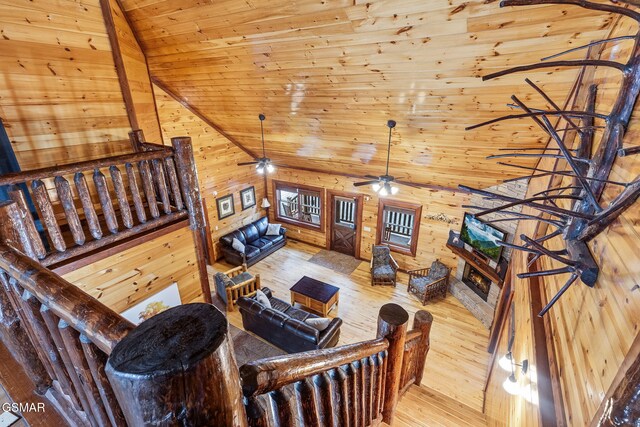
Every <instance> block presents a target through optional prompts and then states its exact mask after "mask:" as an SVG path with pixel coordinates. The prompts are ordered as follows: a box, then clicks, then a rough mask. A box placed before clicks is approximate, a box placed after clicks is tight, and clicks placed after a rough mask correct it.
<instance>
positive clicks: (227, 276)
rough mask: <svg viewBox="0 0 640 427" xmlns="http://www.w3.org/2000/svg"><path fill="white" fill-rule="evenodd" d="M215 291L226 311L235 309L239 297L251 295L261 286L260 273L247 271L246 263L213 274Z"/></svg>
mask: <svg viewBox="0 0 640 427" xmlns="http://www.w3.org/2000/svg"><path fill="white" fill-rule="evenodd" d="M214 280H215V285H216V293H217V294H218V296H219V297H220V299H221V300H222V301H223V302H224V303H225V305H226V306H227V311H235V309H236V307H237V301H238V298H240V297H252V296H253V295H255V294H256V291H257V290H258V289H260V288H261V285H260V275H259V274H256V275H255V276H254V275H253V274H251V273H249V272H248V271H247V264H242V265H241V266H238V267H235V268H232V269H231V270H229V271H225V272H217V273H215V275H214Z"/></svg>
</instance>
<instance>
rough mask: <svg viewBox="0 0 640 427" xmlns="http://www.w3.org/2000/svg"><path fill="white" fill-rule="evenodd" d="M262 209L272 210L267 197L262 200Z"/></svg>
mask: <svg viewBox="0 0 640 427" xmlns="http://www.w3.org/2000/svg"><path fill="white" fill-rule="evenodd" d="M260 207H261V208H264V209H267V208H270V207H271V203H269V200H268V199H267V198H266V197H264V198H263V199H262V204H261V205H260Z"/></svg>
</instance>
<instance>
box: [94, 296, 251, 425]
mask: <svg viewBox="0 0 640 427" xmlns="http://www.w3.org/2000/svg"><path fill="white" fill-rule="evenodd" d="M106 373H107V377H108V378H109V382H110V383H111V386H112V388H113V391H114V393H115V395H116V398H117V399H118V402H119V403H120V407H121V408H122V412H123V413H124V416H125V418H126V420H127V423H128V425H131V426H169V425H171V426H173V425H183V426H186V425H191V426H196V425H215V426H219V427H224V426H229V427H231V426H233V427H236V426H239V427H246V426H247V416H246V413H245V409H244V404H243V400H242V390H241V387H240V376H239V371H238V366H237V364H236V360H235V356H234V353H233V348H232V343H231V340H230V336H229V333H228V326H227V320H226V318H225V316H224V314H222V313H221V312H220V311H219V310H218V309H217V308H215V307H214V306H213V305H211V304H203V303H193V304H186V305H180V306H177V307H174V308H171V309H169V310H166V311H164V312H162V313H160V314H158V315H156V316H154V317H152V318H151V319H149V320H147V321H145V322H143V323H141V324H140V325H139V326H138V327H137V328H136V329H134V330H133V331H132V332H131V333H130V334H129V335H127V336H126V337H125V338H123V339H122V341H120V342H119V343H118V344H117V345H116V346H115V348H114V349H113V352H112V353H111V355H110V356H109V359H108V361H107V367H106Z"/></svg>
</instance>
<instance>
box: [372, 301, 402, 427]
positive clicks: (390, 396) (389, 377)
mask: <svg viewBox="0 0 640 427" xmlns="http://www.w3.org/2000/svg"><path fill="white" fill-rule="evenodd" d="M408 321H409V314H408V313H407V311H406V310H405V309H404V308H402V307H400V306H399V305H398V304H392V303H391V304H385V305H383V306H382V307H381V308H380V312H379V313H378V333H377V337H378V338H386V339H387V341H389V348H388V349H387V373H386V379H385V390H384V405H383V407H382V420H383V421H384V422H385V423H387V424H391V423H392V422H393V418H394V415H395V412H396V405H397V403H398V393H399V390H400V386H401V384H400V381H401V380H402V358H403V356H404V343H405V339H406V336H407V323H408Z"/></svg>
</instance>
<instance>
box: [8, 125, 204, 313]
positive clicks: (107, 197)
mask: <svg viewBox="0 0 640 427" xmlns="http://www.w3.org/2000/svg"><path fill="white" fill-rule="evenodd" d="M131 138H132V140H133V139H135V140H136V141H137V142H138V147H139V149H138V150H137V152H136V153H133V154H126V155H121V156H115V157H109V158H105V159H96V160H90V161H85V162H79V163H73V164H69V165H63V166H56V167H48V168H42V169H37V170H31V171H25V172H19V173H12V174H6V175H3V176H0V186H7V188H8V194H9V198H10V200H9V201H5V202H0V224H1V225H3V227H2V229H3V230H5V231H0V233H3V234H4V237H3V239H4V240H5V241H7V242H8V244H9V245H11V246H13V247H20V248H21V250H23V251H24V253H25V254H27V255H28V256H29V257H31V258H33V259H37V260H38V261H39V262H40V264H42V265H43V266H47V267H55V266H56V265H60V263H62V262H65V261H68V260H70V259H72V258H77V257H80V256H82V255H83V254H86V253H88V252H92V251H96V250H99V249H101V248H104V247H105V246H108V245H111V244H114V243H116V242H119V241H122V240H124V239H128V238H132V237H134V236H136V235H139V234H141V233H145V232H148V231H151V230H154V229H157V228H159V227H163V226H166V225H169V224H171V223H174V222H177V221H180V220H184V219H187V218H188V219H189V223H190V228H191V230H192V231H193V235H194V241H195V245H196V255H197V257H198V269H199V271H200V279H201V285H202V292H203V297H204V299H205V301H207V302H211V299H210V298H211V292H210V289H209V282H208V275H207V272H206V264H207V260H208V259H209V253H208V251H209V250H208V244H207V239H208V236H207V233H206V218H205V216H204V211H203V207H202V200H201V198H200V190H199V186H198V177H197V170H196V167H195V162H194V158H193V149H192V146H191V139H190V138H187V137H178V138H172V140H171V143H172V147H168V146H162V145H157V144H150V143H144V142H141V140H140V139H141V138H144V137H143V135H142V132H141V131H134V132H132V135H131ZM29 200H31V201H32V202H33V207H34V208H35V209H30V208H29ZM8 230H10V231H8ZM12 243H13V244H12Z"/></svg>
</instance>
